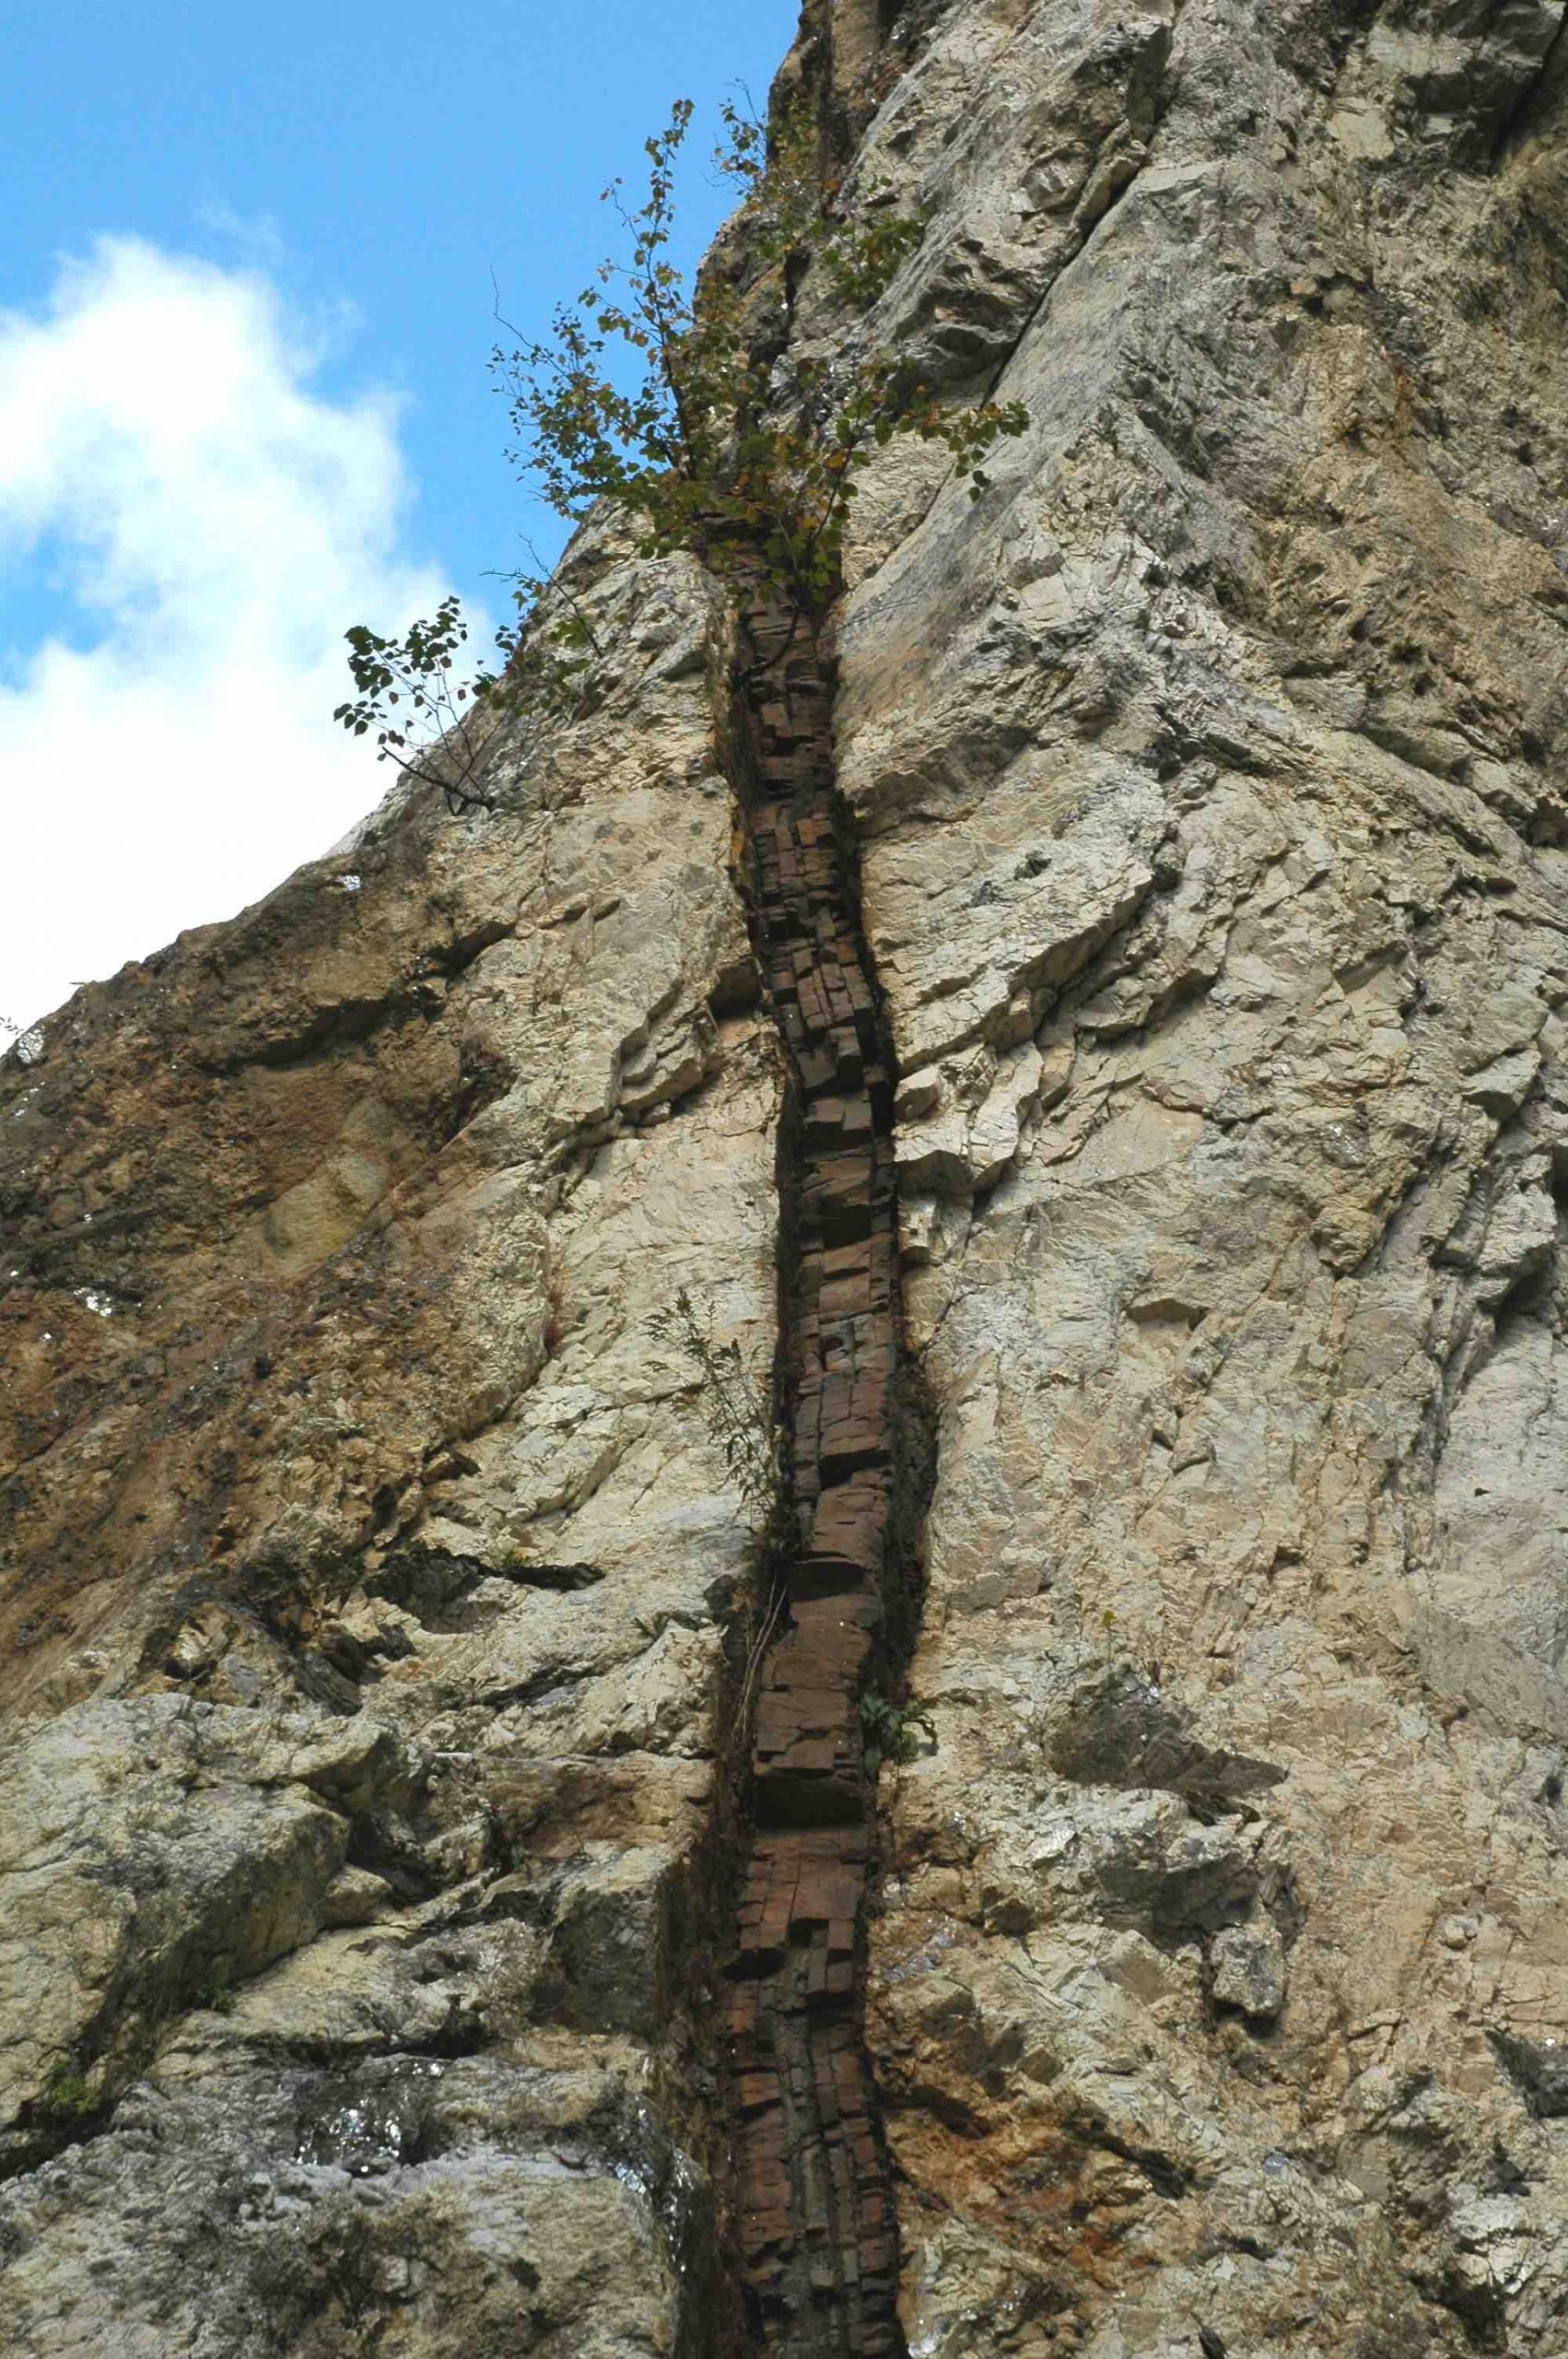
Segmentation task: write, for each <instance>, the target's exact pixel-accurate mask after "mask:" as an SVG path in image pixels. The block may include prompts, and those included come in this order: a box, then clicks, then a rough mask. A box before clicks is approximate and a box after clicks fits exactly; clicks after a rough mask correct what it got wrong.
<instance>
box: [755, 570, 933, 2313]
mask: <svg viewBox="0 0 1568 2359" xmlns="http://www.w3.org/2000/svg"><path fill="white" fill-rule="evenodd" d="M738 635H739V642H740V644H739V651H738V660H737V665H736V678H735V687H736V727H735V733H734V734H735V742H736V754H737V769H738V770H739V773H740V777H739V780H738V783H739V785H740V790H741V803H742V810H743V825H744V830H745V838H746V844H745V865H746V870H747V880H748V887H749V891H748V898H749V901H750V905H751V910H752V918H753V926H754V933H755V942H756V948H757V955H758V963H759V965H760V966H761V968H762V970H763V973H764V977H765V980H766V986H767V991H768V995H769V999H770V1002H771V1004H772V1008H773V1012H774V1015H775V1019H776V1021H777V1024H778V1034H779V1039H780V1044H781V1047H782V1050H783V1054H784V1058H785V1061H786V1065H787V1069H788V1073H789V1076H790V1089H791V1094H792V1098H793V1105H792V1109H791V1114H790V1119H789V1120H788V1121H786V1123H785V1125H784V1130H783V1133H782V1144H781V1154H780V1194H781V1199H782V1212H783V1221H782V1224H781V1226H782V1232H783V1234H784V1235H785V1237H786V1238H787V1239H788V1247H787V1250H786V1254H785V1268H784V1271H783V1273H782V1282H781V1286H780V1325H781V1331H782V1337H783V1348H782V1352H781V1357H780V1367H781V1374H782V1379H783V1383H782V1393H783V1398H782V1399H781V1401H780V1403H779V1407H780V1411H781V1414H782V1420H783V1423H784V1425H785V1426H786V1430H787V1433H788V1442H787V1445H786V1466H787V1520H786V1531H785V1538H784V1542H783V1545H782V1547H781V1549H780V1551H779V1563H778V1567H777V1573H776V1578H777V1580H778V1596H777V1598H776V1600H775V1601H774V1602H775V1619H774V1622H773V1625H772V1627H773V1630H774V1632H775V1636H774V1638H773V1643H772V1645H771V1646H770V1648H769V1649H768V1651H767V1653H766V1657H765V1659H764V1661H763V1663H762V1666H761V1670H760V1674H759V1679H758V1694H757V1703H756V1715H755V1730H754V1733H753V1740H752V1751H751V1765H750V1766H751V1790H752V1797H753V1802H754V1811H755V1832H754V1836H753V1839H752V1844H751V1849H750V1853H749V1857H748V1860H747V1862H746V1866H745V1870H744V1873H743V1883H742V1888H741V1895H740V1922H739V1931H738V1941H737V1954H736V1957H735V1960H734V1962H733V1965H732V1967H731V1977H732V1979H731V1995H730V2002H729V2008H728V2031H729V2038H730V2047H731V2070H732V2083H731V2086H732V2100H733V2107H734V2119H735V2154H736V2165H737V2180H738V2184H737V2189H736V2193H737V2200H738V2203H739V2207H740V2222H739V2235H740V2244H741V2249H742V2255H743V2262H744V2267H745V2271H746V2276H747V2280H748V2283H749V2289H750V2294H751V2299H752V2302H753V2305H754V2309H755V2321H756V2323H757V2325H758V2327H759V2330H760V2331H761V2333H762V2336H763V2339H764V2341H766V2345H767V2347H768V2348H769V2349H771V2350H774V2351H777V2352H778V2353H785V2354H789V2359H817V2355H818V2354H825V2353H835V2354H837V2353H846V2354H848V2353H856V2354H859V2353H867V2354H880V2353H897V2352H901V2351H902V2350H903V2348H904V2343H903V2338H902V2335H901V2333H900V2331H899V2329H898V2326H897V2322H896V2317H895V2303H896V2278H897V2269H896V2236H895V2221H894V2209H893V2201H892V2196H891V2190H890V2187H889V2181H888V2170H887V2159H886V2154H885V2150H884V2148H883V2142H882V2140H881V2136H880V2133H879V2130H878V2126H877V2120H876V2106H875V2092H874V2087H873V2084H872V2074H871V2069H870V2065H869V2062H868V2060H867V2056H866V2051H865V2046H864V2040H863V2036H862V2013H863V1993H864V1924H863V1919H864V1912H865V1902H866V1895H867V1887H868V1877H869V1873H870V1868H871V1861H872V1848H873V1845H872V1825H871V1821H872V1811H873V1806H874V1800H873V1796H874V1768H872V1769H871V1770H870V1772H869V1771H868V1760H867V1747H866V1743H865V1738H864V1732H863V1727H862V1712H861V1705H862V1701H863V1698H864V1697H865V1696H867V1694H868V1693H870V1692H871V1685H870V1683H871V1682H872V1680H873V1678H880V1679H881V1680H882V1681H883V1682H884V1683H885V1682H886V1681H887V1680H888V1679H889V1677H891V1676H895V1665H894V1664H893V1663H892V1661H890V1655H889V1645H888V1639H889V1634H890V1632H892V1633H897V1632H899V1631H901V1630H902V1628H903V1627H904V1625H905V1623H906V1621H907V1614H904V1613H901V1612H900V1611H899V1610H898V1608H899V1604H900V1603H902V1602H903V1601H901V1600H897V1599H895V1596H894V1595H892V1594H890V1592H891V1591H893V1590H896V1589H898V1588H900V1587H902V1586H907V1581H908V1578H909V1567H907V1565H906V1564H905V1563H904V1562H903V1551H902V1550H901V1547H900V1545H899V1543H898V1535H900V1534H901V1532H902V1530H903V1525H904V1521H905V1519H904V1518H903V1517H902V1516H901V1514H900V1513H899V1506H900V1502H899V1501H898V1500H897V1499H896V1497H895V1492H896V1491H897V1490H898V1488H899V1487H900V1476H901V1473H902V1468H901V1466H895V1447H894V1432H893V1423H894V1421H893V1409H894V1405H895V1398H896V1392H897V1381H898V1375H899V1349H900V1338H901V1319H900V1309H899V1292H898V1265H897V1246H896V1234H895V1231H896V1200H895V1165H894V1150H893V1086H892V1074H891V1067H890V1062H889V1057H888V1051H887V1049H886V1045H885V1039H884V1035H883V1021H882V1015H881V1011H880V1007H879V1004H878V1000H877V994H876V989H875V982H874V979H873V976H872V969H871V963H870V958H869V955H868V953H867V951H866V947H865V944H864V940H863V938H862V935H861V933H860V917H859V894H858V877H857V863H856V860H855V854H854V851H853V847H852V845H851V843H850V842H849V840H848V836H847V834H846V833H845V831H844V829H843V827H842V823H841V818H840V815H839V812H838V808H837V794H836V790H835V783H834V771H833V691H834V665H833V658H832V652H831V649H830V647H829V645H828V644H827V642H826V640H825V635H824V634H822V633H821V632H819V631H818V630H816V629H814V628H813V627H812V626H811V624H810V622H809V621H808V619H807V618H806V617H804V616H802V615H800V614H799V613H797V612H794V611H793V610H791V608H790V605H789V604H787V603H786V602H785V601H784V600H782V599H781V598H779V597H778V596H776V595H772V594H770V593H769V592H768V591H767V589H766V586H765V585H763V584H761V583H758V584H756V585H755V586H753V587H752V588H751V589H750V590H749V592H748V593H747V594H746V595H744V597H743V600H742V608H741V615H740V620H739V634H738ZM890 1609H891V1610H890Z"/></svg>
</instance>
